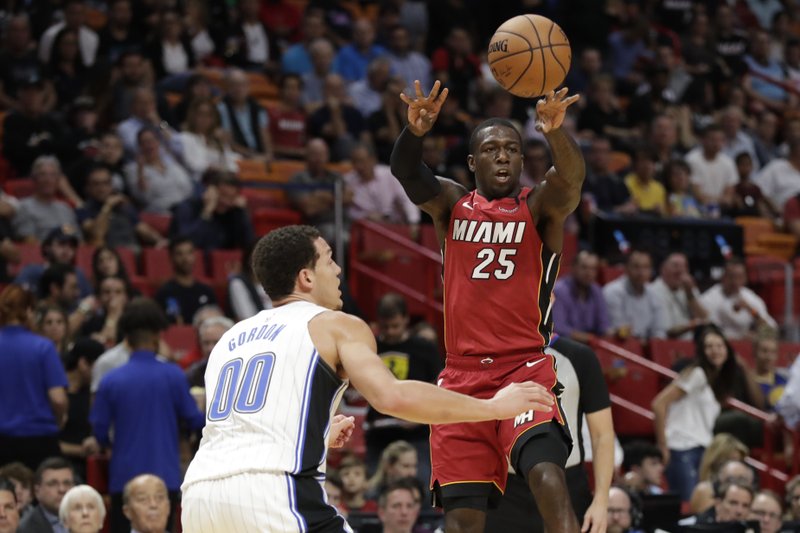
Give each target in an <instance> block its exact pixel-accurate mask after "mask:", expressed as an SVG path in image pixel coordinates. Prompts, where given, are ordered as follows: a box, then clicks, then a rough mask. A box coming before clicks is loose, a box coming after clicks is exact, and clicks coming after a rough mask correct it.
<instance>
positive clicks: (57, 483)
mask: <svg viewBox="0 0 800 533" xmlns="http://www.w3.org/2000/svg"><path fill="white" fill-rule="evenodd" d="M43 485H44V486H45V487H47V488H48V489H54V488H57V487H59V486H60V487H64V488H66V489H71V488H72V487H74V486H75V482H74V481H72V480H71V479H68V480H64V481H59V480H57V479H51V480H50V481H47V482H46V483H43Z"/></svg>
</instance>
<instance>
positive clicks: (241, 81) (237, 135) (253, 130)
mask: <svg viewBox="0 0 800 533" xmlns="http://www.w3.org/2000/svg"><path fill="white" fill-rule="evenodd" d="M217 106H218V107H217V109H218V110H219V115H220V119H221V121H222V129H223V130H225V131H226V132H227V133H228V135H229V137H230V139H231V146H232V147H233V149H234V151H236V152H237V153H238V154H240V155H241V156H242V157H245V158H247V159H262V160H264V161H270V160H272V157H273V155H274V154H273V153H272V141H271V140H270V136H269V117H268V116H267V112H266V111H265V110H264V108H263V107H261V105H259V104H258V102H256V101H255V100H254V99H253V98H252V97H251V96H250V81H249V80H248V78H247V75H246V74H245V73H244V72H243V71H241V70H239V69H229V70H228V72H227V74H226V76H225V96H224V97H223V99H222V101H221V102H220V103H219V104H218V105H217Z"/></svg>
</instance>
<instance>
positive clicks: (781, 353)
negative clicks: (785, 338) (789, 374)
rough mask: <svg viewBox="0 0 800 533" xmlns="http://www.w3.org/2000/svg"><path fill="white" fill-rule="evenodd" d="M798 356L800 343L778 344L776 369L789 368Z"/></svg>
mask: <svg viewBox="0 0 800 533" xmlns="http://www.w3.org/2000/svg"><path fill="white" fill-rule="evenodd" d="M798 354H800V342H781V343H779V344H778V363H777V365H778V367H779V368H789V367H790V366H792V363H794V360H795V358H796V357H797V355H798Z"/></svg>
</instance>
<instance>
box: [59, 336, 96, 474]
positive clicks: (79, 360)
mask: <svg viewBox="0 0 800 533" xmlns="http://www.w3.org/2000/svg"><path fill="white" fill-rule="evenodd" d="M104 350H105V348H104V347H103V345H102V344H100V343H99V342H97V341H95V340H93V339H88V338H85V337H81V338H78V339H77V340H76V341H75V344H74V345H73V346H72V348H71V349H70V351H69V352H68V353H65V354H64V357H63V361H64V369H65V370H66V371H67V381H68V382H69V385H68V386H67V398H68V399H69V411H68V412H67V423H66V424H65V425H64V428H63V429H62V430H61V434H60V435H59V438H58V444H59V446H60V448H61V453H62V454H63V455H64V456H65V457H67V458H69V459H70V460H71V461H72V466H73V468H74V469H75V471H76V472H77V473H78V476H79V477H80V478H81V479H86V457H87V456H89V455H92V454H95V453H97V452H98V451H100V447H99V446H98V445H97V441H96V440H95V438H94V436H93V435H92V426H91V424H90V423H89V410H90V407H91V403H92V395H91V391H90V389H89V385H90V384H91V381H92V366H93V365H94V362H95V361H96V360H97V358H98V357H100V355H101V354H102V353H103V351H104Z"/></svg>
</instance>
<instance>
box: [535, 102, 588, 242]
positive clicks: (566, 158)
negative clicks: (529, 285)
mask: <svg viewBox="0 0 800 533" xmlns="http://www.w3.org/2000/svg"><path fill="white" fill-rule="evenodd" d="M567 93H568V89H567V88H566V87H564V88H563V89H561V90H559V91H558V92H557V93H556V92H553V91H550V94H548V95H546V96H545V97H544V98H542V99H541V100H539V101H538V102H537V103H536V114H537V120H536V128H537V129H538V130H539V131H541V132H542V133H544V137H545V139H547V142H548V144H549V145H550V151H551V152H552V156H553V167H552V168H551V169H550V170H548V171H547V173H546V174H545V182H544V183H543V184H542V185H541V186H540V187H539V189H538V190H537V191H536V193H535V194H533V195H531V196H530V197H529V198H530V200H529V202H530V203H529V205H530V206H531V212H532V213H533V216H534V217H535V218H534V219H535V220H536V221H537V224H539V223H540V222H542V217H544V218H545V220H544V222H546V226H545V232H544V234H543V235H542V239H543V240H544V243H545V244H546V245H547V246H548V248H550V249H551V250H552V251H554V252H560V251H561V245H562V240H563V222H564V220H566V218H567V216H569V214H570V213H572V212H573V211H574V210H575V208H576V207H578V203H579V202H580V199H581V187H582V186H583V178H584V176H585V174H586V164H585V162H584V160H583V154H582V153H581V149H580V147H579V146H578V144H577V143H576V142H575V140H574V139H573V138H572V137H570V136H569V134H568V133H567V132H565V131H564V130H563V129H562V128H561V124H562V123H563V122H564V117H565V116H566V112H567V108H568V107H569V106H570V105H572V104H574V103H575V102H577V101H578V99H580V96H579V95H577V94H576V95H572V96H567Z"/></svg>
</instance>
